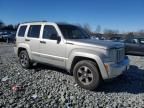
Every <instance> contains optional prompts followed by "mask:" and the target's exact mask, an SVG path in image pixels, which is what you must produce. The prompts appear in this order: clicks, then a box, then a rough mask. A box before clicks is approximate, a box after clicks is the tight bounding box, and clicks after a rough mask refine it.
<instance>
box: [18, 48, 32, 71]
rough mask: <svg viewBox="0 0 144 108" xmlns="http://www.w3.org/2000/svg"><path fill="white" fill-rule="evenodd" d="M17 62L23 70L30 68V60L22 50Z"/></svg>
mask: <svg viewBox="0 0 144 108" xmlns="http://www.w3.org/2000/svg"><path fill="white" fill-rule="evenodd" d="M19 61H20V64H21V66H22V67H23V68H26V69H28V68H30V67H31V62H30V59H29V56H28V53H27V51H26V50H23V51H21V52H20V54H19Z"/></svg>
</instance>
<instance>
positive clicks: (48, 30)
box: [43, 25, 57, 40]
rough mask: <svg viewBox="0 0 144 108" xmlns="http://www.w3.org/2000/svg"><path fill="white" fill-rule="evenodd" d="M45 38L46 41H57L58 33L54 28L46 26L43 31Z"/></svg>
mask: <svg viewBox="0 0 144 108" xmlns="http://www.w3.org/2000/svg"><path fill="white" fill-rule="evenodd" d="M43 38H44V39H52V40H56V39H57V31H56V29H55V28H54V27H53V26H49V25H46V26H45V27H44V31H43Z"/></svg>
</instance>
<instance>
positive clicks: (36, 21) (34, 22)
mask: <svg viewBox="0 0 144 108" xmlns="http://www.w3.org/2000/svg"><path fill="white" fill-rule="evenodd" d="M37 22H47V21H46V20H42V21H27V22H23V23H21V24H24V23H37Z"/></svg>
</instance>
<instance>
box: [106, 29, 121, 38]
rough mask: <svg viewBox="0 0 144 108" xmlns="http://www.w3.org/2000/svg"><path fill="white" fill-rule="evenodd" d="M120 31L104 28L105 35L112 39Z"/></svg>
mask: <svg viewBox="0 0 144 108" xmlns="http://www.w3.org/2000/svg"><path fill="white" fill-rule="evenodd" d="M118 33H119V31H118V30H111V29H105V30H104V36H105V37H106V38H107V39H110V38H111V37H114V36H117V35H118Z"/></svg>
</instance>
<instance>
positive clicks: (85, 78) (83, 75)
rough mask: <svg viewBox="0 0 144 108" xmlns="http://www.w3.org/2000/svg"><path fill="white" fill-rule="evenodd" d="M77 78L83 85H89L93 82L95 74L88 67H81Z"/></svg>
mask: <svg viewBox="0 0 144 108" xmlns="http://www.w3.org/2000/svg"><path fill="white" fill-rule="evenodd" d="M77 77H78V80H79V81H80V82H81V83H82V84H83V85H89V84H90V83H91V82H92V81H93V73H92V71H91V70H90V69H89V67H87V66H81V67H80V68H79V69H78V71H77Z"/></svg>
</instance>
